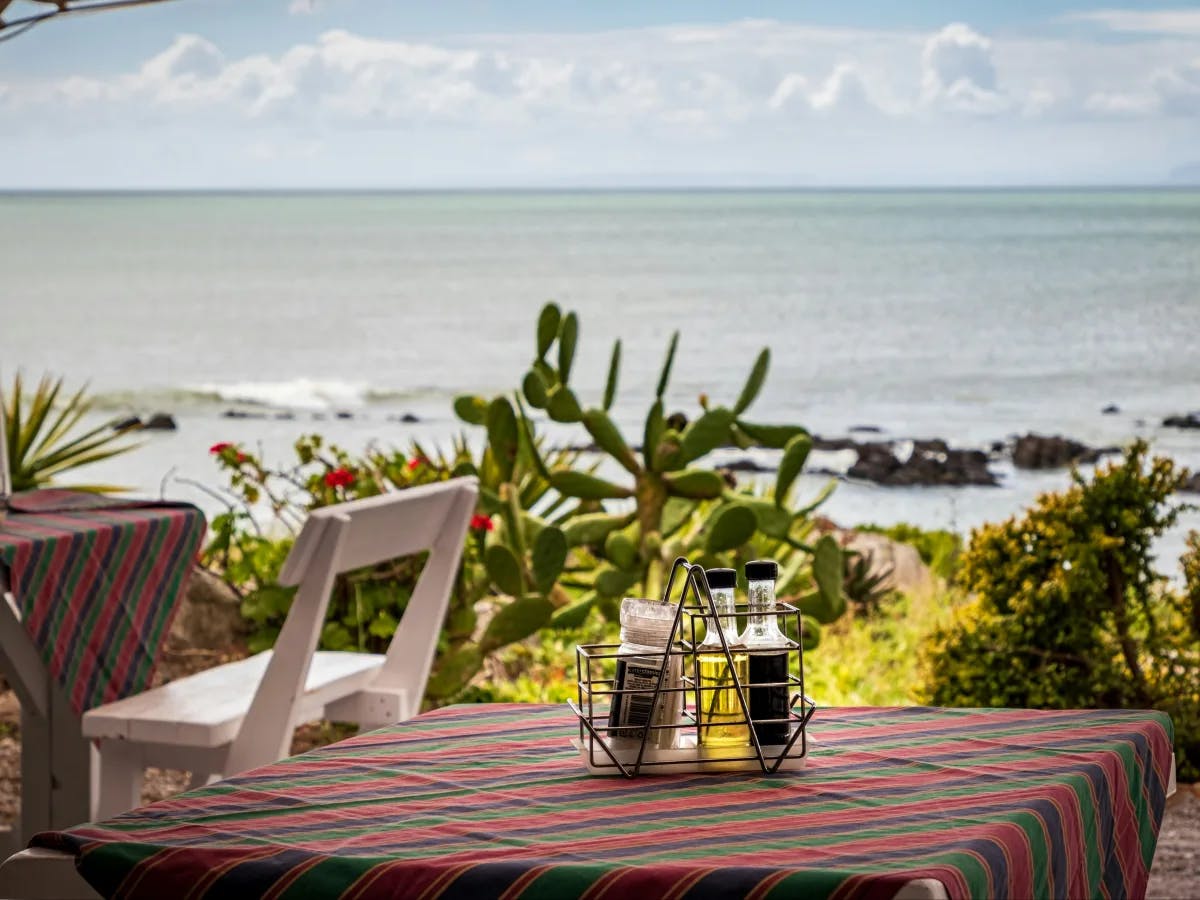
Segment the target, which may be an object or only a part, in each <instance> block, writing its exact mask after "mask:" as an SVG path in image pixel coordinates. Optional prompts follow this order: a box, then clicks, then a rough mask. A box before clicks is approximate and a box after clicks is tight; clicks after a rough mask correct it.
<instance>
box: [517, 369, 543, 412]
mask: <svg viewBox="0 0 1200 900" xmlns="http://www.w3.org/2000/svg"><path fill="white" fill-rule="evenodd" d="M521 390H522V391H524V393H525V399H526V400H528V401H529V405H530V406H532V407H533V408H534V409H545V408H546V401H547V396H546V395H547V394H548V393H549V389H548V388H547V387H546V379H544V378H543V377H542V374H541V373H540V372H539V371H538V370H537V369H530V370H529V371H528V372H526V373H525V380H524V381H522V382H521Z"/></svg>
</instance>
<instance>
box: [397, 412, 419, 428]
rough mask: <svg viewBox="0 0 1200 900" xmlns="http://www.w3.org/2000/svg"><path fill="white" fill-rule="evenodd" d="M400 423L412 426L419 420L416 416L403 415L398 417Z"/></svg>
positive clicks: (411, 414) (410, 414)
mask: <svg viewBox="0 0 1200 900" xmlns="http://www.w3.org/2000/svg"><path fill="white" fill-rule="evenodd" d="M400 421H401V422H403V423H405V424H406V425H412V424H413V423H415V422H420V421H421V419H420V417H419V416H416V415H414V414H413V413H405V414H404V415H402V416H401V417H400Z"/></svg>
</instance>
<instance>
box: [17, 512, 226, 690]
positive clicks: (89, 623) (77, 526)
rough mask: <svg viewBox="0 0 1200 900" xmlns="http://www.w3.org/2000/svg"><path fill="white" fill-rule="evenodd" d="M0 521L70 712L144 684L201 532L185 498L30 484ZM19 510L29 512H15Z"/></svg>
mask: <svg viewBox="0 0 1200 900" xmlns="http://www.w3.org/2000/svg"><path fill="white" fill-rule="evenodd" d="M11 502H12V506H13V508H12V509H10V511H9V514H8V516H7V518H5V519H4V521H3V522H0V565H2V566H4V567H5V569H7V571H8V581H9V585H10V588H11V590H12V592H13V595H14V596H15V597H16V600H17V605H18V607H19V608H20V611H21V620H22V624H23V625H24V626H25V630H26V632H28V634H29V636H30V638H32V640H33V643H34V645H35V646H36V647H37V649H38V651H39V653H40V654H41V657H42V659H43V660H44V661H45V663H46V666H47V668H48V669H49V671H50V674H51V676H52V677H53V678H54V680H55V681H57V682H58V684H60V685H61V686H62V687H63V689H64V690H65V691H66V693H67V696H68V697H69V698H70V702H71V706H72V707H73V708H74V710H75V712H77V713H82V712H83V711H84V710H87V709H90V708H91V707H93V706H99V705H100V704H102V703H108V702H110V701H112V700H117V699H119V698H121V697H126V696H128V695H130V694H135V693H137V692H138V691H141V690H143V689H144V688H145V687H146V685H147V684H148V683H149V681H150V679H151V677H152V676H153V674H154V666H155V663H156V659H157V656H158V651H159V648H160V646H161V645H162V641H163V639H164V638H165V637H166V634H167V630H168V628H169V627H170V624H171V619H172V617H173V616H174V613H175V609H176V607H177V605H178V600H179V598H180V596H181V594H182V590H183V584H184V580H185V579H186V577H187V574H188V572H189V571H190V570H191V567H192V564H193V562H194V561H195V557H196V552H197V551H198V550H199V548H200V541H201V540H202V539H203V537H204V531H205V527H206V525H205V521H204V515H203V514H202V513H201V512H200V510H198V509H196V508H195V507H194V506H189V505H187V504H160V503H151V502H147V503H144V504H140V505H139V504H138V503H137V502H136V501H115V502H114V501H113V500H111V499H108V500H105V499H104V498H91V499H90V498H89V496H88V495H79V494H77V493H74V492H66V491H36V492H31V493H29V494H24V495H21V494H18V495H15V496H14V497H13V498H12V501H11ZM23 510H28V511H23Z"/></svg>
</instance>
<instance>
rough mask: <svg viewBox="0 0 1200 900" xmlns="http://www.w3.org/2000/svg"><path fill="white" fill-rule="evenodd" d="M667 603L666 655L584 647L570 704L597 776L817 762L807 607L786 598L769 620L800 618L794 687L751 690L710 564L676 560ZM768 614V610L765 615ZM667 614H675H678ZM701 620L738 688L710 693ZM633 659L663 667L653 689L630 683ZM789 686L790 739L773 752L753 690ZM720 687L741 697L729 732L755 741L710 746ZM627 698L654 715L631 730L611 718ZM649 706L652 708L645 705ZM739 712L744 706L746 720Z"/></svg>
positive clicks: (771, 768)
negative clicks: (811, 734) (707, 734)
mask: <svg viewBox="0 0 1200 900" xmlns="http://www.w3.org/2000/svg"><path fill="white" fill-rule="evenodd" d="M681 579H682V583H683V587H682V589H681V590H680V592H679V598H678V600H674V599H673V595H674V591H675V588H676V584H677V582H679V581H680V580H681ZM659 602H660V604H661V605H662V606H663V607H665V608H666V609H667V610H671V609H673V610H674V613H673V617H672V618H671V627H670V633H669V639H668V640H666V641H665V642H664V645H663V647H662V648H661V649H660V650H658V651H657V652H648V651H646V650H638V651H636V652H629V651H626V652H621V651H620V649H619V648H620V647H621V645H620V644H612V643H606V644H580V645H578V646H577V647H576V648H575V664H576V674H577V686H578V695H577V699H576V700H568V701H567V703H568V705H569V706H570V707H571V710H572V711H573V712H574V713H575V715H576V716H577V717H578V719H579V737H578V739H576V740H573V741H572V743H573V744H574V745H575V746H576V748H577V749H578V750H579V751H580V755H581V756H582V758H583V760H584V762H585V763H586V765H587V767H588V771H589V772H591V773H593V774H596V775H624V776H627V777H633V776H635V775H646V774H668V773H677V772H760V773H764V774H772V773H775V772H780V771H794V770H797V769H802V768H804V765H805V763H806V759H807V756H808V734H807V726H808V722H809V720H810V719H811V718H812V715H813V713H814V712H815V711H816V704H815V703H813V701H812V700H811V699H809V698H808V697H807V696H806V694H805V689H804V648H803V646H802V644H801V642H800V640H799V638H800V637H801V635H802V631H801V629H802V628H803V624H802V621H801V615H800V610H798V609H796V607H794V606H791V605H790V604H787V603H782V602H780V603H777V604H776V608H775V609H774V610H769V611H767V612H765V615H767V616H777V617H780V618H779V619H778V621H779V622H780V624H784V623H785V622H786V621H788V620H791V621H793V622H794V631H793V632H792V633H793V634H795V635H796V638H797V639H795V640H793V639H791V638H787V640H786V644H785V646H786V653H787V659H788V666H787V673H786V680H785V681H783V682H771V683H761V684H760V683H758V682H754V683H753V684H752V685H750V684H744V683H743V682H742V679H741V678H740V677H739V676H738V673H737V665H735V660H734V654H735V652H737V653H739V654H744V653H745V652H746V651H745V650H743V649H741V648H737V649H736V651H735V649H733V648H731V646H730V642H729V640H727V638H726V634H725V630H724V628H723V627H722V624H721V616H720V615H719V614H718V609H717V606H716V604H715V602H714V600H713V595H712V590H711V589H710V587H709V582H708V578H707V576H706V575H705V571H704V568H703V567H702V566H698V565H693V564H692V563H690V562H688V560H687V559H685V558H684V557H679V558H678V559H676V560H675V562H674V563H673V564H672V566H671V572H670V576H669V577H668V579H667V583H666V588H665V589H664V591H663V596H662V599H661V601H659ZM651 603H653V601H651ZM655 605H658V604H655ZM735 613H736V614H737V615H748V614H749V613H750V610H749V608H748V606H747V605H746V604H737V605H736V607H735ZM758 614H759V615H762V614H764V613H762V612H761V611H759V612H758ZM667 615H668V616H670V613H669V612H668V613H667ZM700 623H705V626H706V628H708V629H714V628H715V629H716V632H717V634H718V636H719V637H720V650H721V653H722V654H723V656H724V660H725V663H726V665H727V668H726V669H725V670H724V671H725V672H726V673H727V674H728V676H729V682H730V684H729V687H718V688H708V687H707V686H702V684H701V675H700V664H699V656H698V654H697V647H698V646H699V641H697V627H698V625H699V624H700ZM633 658H636V659H637V661H639V662H644V661H647V660H649V661H650V662H651V663H652V664H654V665H655V666H656V670H657V673H658V675H657V683H656V684H655V685H654V688H653V690H648V689H646V687H644V686H642V687H638V688H634V689H628V688H623V687H622V686H620V684H619V679H618V675H617V672H619V671H620V666H621V664H622V663H625V664H626V665H629V664H631V663H632V660H633ZM676 661H677V663H678V665H676ZM672 672H677V673H678V676H677V681H676V683H674V684H670V683H668V682H669V681H672V680H674V679H672V678H671V673H672ZM722 683H724V682H722ZM780 687H786V689H787V691H788V695H789V699H788V709H787V720H786V721H787V727H788V734H789V737H788V740H787V743H786V744H776V745H765V746H764V745H763V744H760V742H759V738H758V734H757V728H756V725H755V722H754V721H753V720H752V717H751V703H750V694H749V690H750V689H751V688H754V689H766V688H777V689H778V688H780ZM718 690H719V691H724V692H726V693H727V694H728V693H732V692H735V693H736V699H737V707H736V708H735V712H734V714H733V717H732V718H729V717H726V718H724V719H723V720H722V726H723V727H742V726H744V727H745V728H746V730H747V738H748V741H747V744H746V745H745V746H722V747H713V746H704V745H703V744H704V742H703V741H702V740H701V729H702V728H705V727H709V728H711V727H712V726H711V724H710V725H708V726H705V725H704V723H703V721H702V718H703V716H702V714H701V711H703V710H704V709H705V707H704V703H705V700H706V697H708V698H710V706H709V712H708V715H709V716H711V715H712V710H713V709H714V708H715V703H716V700H715V698H716V696H717V695H716V691H718ZM622 702H624V703H634V702H637V703H640V704H642V706H641V708H642V709H644V710H646V711H647V712H646V722H645V725H644V727H637V728H635V729H630V728H629V726H628V725H620V724H616V723H614V722H612V721H611V717H610V712H611V711H612V710H614V709H615V707H616V706H617V705H618V704H620V703H622ZM647 702H648V703H649V706H646V705H645V704H646V703H647ZM660 704H667V709H668V710H669V711H670V712H671V713H672V714H671V715H669V716H667V719H668V721H666V722H665V723H656V722H655V718H656V716H655V715H654V713H655V711H658V710H660V709H661V708H662V707H660ZM736 709H740V713H741V714H740V716H738V715H737V713H736ZM675 713H677V714H675ZM659 718H661V717H659ZM780 723H781V720H779V719H768V720H764V719H759V720H758V724H759V725H769V724H776V725H777V726H778V724H780ZM631 730H632V731H633V732H634V733H635V734H634V736H633V737H630V736H628V735H629V734H630V732H631ZM614 732H615V733H616V734H614ZM618 734H619V735H620V736H617V735H618Z"/></svg>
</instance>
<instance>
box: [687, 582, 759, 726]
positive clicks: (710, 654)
mask: <svg viewBox="0 0 1200 900" xmlns="http://www.w3.org/2000/svg"><path fill="white" fill-rule="evenodd" d="M704 574H705V576H706V577H707V578H708V587H709V589H710V591H711V592H712V598H713V605H714V606H715V607H716V612H717V616H718V620H719V621H720V623H721V625H720V627H721V631H722V632H724V634H725V643H726V644H727V645H728V646H729V650H730V656H731V657H732V658H733V668H732V669H731V668H730V666H729V659H727V658H726V656H725V650H724V648H723V647H722V646H721V635H720V633H718V631H717V625H716V621H714V620H713V619H712V618H709V619H708V620H707V621H706V623H705V624H706V625H707V630H706V631H705V633H704V640H702V641H701V642H700V643H699V644H698V645H697V646H696V667H697V669H698V671H699V679H698V685H697V687H698V688H699V691H698V696H697V701H696V702H697V707H696V715H697V718H698V719H699V730H700V746H701V747H745V746H746V745H748V744H749V743H750V726H749V725H748V724H747V722H746V714H745V713H744V712H743V711H742V704H741V701H740V700H739V699H738V691H737V683H735V681H734V677H733V676H734V673H735V672H736V673H737V681H738V682H740V683H741V684H743V685H745V684H747V683H748V682H749V680H750V661H749V658H748V657H747V655H746V651H745V649H744V648H743V647H742V646H741V645H740V644H739V641H738V628H737V616H736V615H735V612H734V597H733V592H734V589H735V588H736V587H737V572H735V571H734V570H733V569H708V570H706V571H705V573H704Z"/></svg>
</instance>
